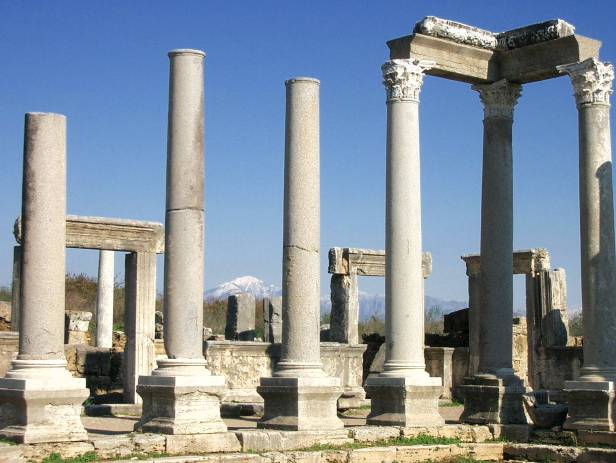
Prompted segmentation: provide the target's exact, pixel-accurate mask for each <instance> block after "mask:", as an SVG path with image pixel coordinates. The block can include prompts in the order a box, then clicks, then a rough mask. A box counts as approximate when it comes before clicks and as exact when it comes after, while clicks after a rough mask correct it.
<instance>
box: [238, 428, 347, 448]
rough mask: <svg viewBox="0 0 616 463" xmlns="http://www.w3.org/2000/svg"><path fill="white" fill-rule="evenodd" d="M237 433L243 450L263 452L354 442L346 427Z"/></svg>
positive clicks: (242, 431) (244, 431) (243, 431)
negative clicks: (321, 429) (326, 429)
mask: <svg viewBox="0 0 616 463" xmlns="http://www.w3.org/2000/svg"><path fill="white" fill-rule="evenodd" d="M236 435H237V437H238V439H239V441H240V443H241V444H242V451H244V452H249V451H254V452H263V451H272V450H281V451H282V450H295V449H300V448H306V447H311V446H313V445H343V444H347V443H350V442H352V441H353V440H352V439H350V438H349V432H348V431H346V430H344V429H339V430H329V431H319V430H312V431H276V430H271V429H268V430H241V431H236Z"/></svg>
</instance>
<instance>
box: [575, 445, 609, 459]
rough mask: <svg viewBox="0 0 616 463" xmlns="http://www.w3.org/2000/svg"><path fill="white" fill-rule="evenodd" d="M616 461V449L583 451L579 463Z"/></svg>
mask: <svg viewBox="0 0 616 463" xmlns="http://www.w3.org/2000/svg"><path fill="white" fill-rule="evenodd" d="M614 461H616V450H615V449H598V448H594V449H583V450H582V451H581V452H580V455H579V456H578V459H577V460H576V462H577V463H613V462H614Z"/></svg>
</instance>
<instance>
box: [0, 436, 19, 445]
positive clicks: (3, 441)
mask: <svg viewBox="0 0 616 463" xmlns="http://www.w3.org/2000/svg"><path fill="white" fill-rule="evenodd" d="M0 444H5V445H17V444H16V443H15V442H13V441H12V440H11V439H7V438H6V437H0Z"/></svg>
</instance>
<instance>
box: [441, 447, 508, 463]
mask: <svg viewBox="0 0 616 463" xmlns="http://www.w3.org/2000/svg"><path fill="white" fill-rule="evenodd" d="M451 450H452V455H459V456H465V457H467V458H468V457H470V458H472V459H473V460H478V461H486V460H487V461H502V460H503V443H502V442H494V443H483V444H480V445H478V444H459V445H452V446H451Z"/></svg>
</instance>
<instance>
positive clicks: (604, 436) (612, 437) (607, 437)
mask: <svg viewBox="0 0 616 463" xmlns="http://www.w3.org/2000/svg"><path fill="white" fill-rule="evenodd" d="M576 434H577V441H578V444H579V445H587V446H592V445H608V446H610V447H616V432H607V431H587V430H582V429H580V430H578V431H577V433H576Z"/></svg>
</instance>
